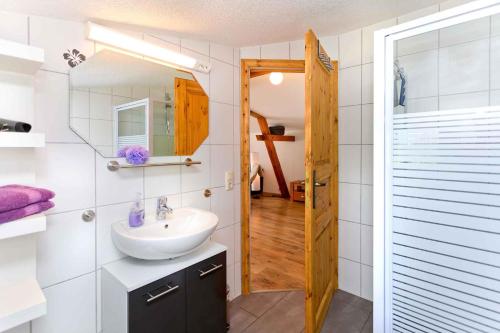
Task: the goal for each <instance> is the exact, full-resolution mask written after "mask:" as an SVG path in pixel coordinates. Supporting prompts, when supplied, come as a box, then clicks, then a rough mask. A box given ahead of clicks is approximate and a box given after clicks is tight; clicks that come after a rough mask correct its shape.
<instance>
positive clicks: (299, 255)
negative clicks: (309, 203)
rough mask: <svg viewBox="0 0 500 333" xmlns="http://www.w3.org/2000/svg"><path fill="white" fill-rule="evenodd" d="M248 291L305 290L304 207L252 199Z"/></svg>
mask: <svg viewBox="0 0 500 333" xmlns="http://www.w3.org/2000/svg"><path fill="white" fill-rule="evenodd" d="M251 205H252V208H251V213H250V251H251V252H250V289H251V291H252V292H253V291H267V290H292V289H304V204H303V203H300V202H291V201H290V200H287V199H281V198H276V197H261V198H260V199H254V198H252V200H251Z"/></svg>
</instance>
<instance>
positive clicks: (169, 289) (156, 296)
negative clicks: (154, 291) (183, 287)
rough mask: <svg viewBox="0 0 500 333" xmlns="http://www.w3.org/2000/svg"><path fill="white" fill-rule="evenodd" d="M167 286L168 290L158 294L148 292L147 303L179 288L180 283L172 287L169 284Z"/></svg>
mask: <svg viewBox="0 0 500 333" xmlns="http://www.w3.org/2000/svg"><path fill="white" fill-rule="evenodd" d="M167 287H168V289H167V290H165V291H163V292H161V293H159V294H158V295H154V296H153V295H151V293H148V296H149V298H148V299H147V300H146V303H151V302H152V301H154V300H155V299H158V298H160V297H162V296H165V295H167V294H170V293H171V292H172V291H174V290H177V289H179V285H176V286H173V287H170V286H167Z"/></svg>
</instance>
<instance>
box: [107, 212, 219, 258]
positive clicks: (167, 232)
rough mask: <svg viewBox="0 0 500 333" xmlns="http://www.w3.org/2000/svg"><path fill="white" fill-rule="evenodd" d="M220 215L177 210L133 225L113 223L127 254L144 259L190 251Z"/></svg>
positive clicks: (113, 233) (117, 240)
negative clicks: (138, 224) (162, 216)
mask: <svg viewBox="0 0 500 333" xmlns="http://www.w3.org/2000/svg"><path fill="white" fill-rule="evenodd" d="M218 222H219V218H218V217H217V216H216V215H215V214H213V213H211V212H207V211H204V210H201V209H196V208H179V209H174V211H173V213H172V214H168V215H167V218H166V219H165V220H156V218H155V217H154V216H150V217H146V219H145V221H144V225H143V226H141V227H137V228H131V227H129V225H128V221H120V222H115V223H113V224H112V225H111V238H112V239H113V243H114V244H115V246H116V247H117V248H118V249H119V250H120V251H122V252H123V253H125V254H128V255H129V256H131V257H135V258H140V259H149V260H157V259H170V258H175V257H179V256H182V255H185V254H188V253H190V252H192V251H194V250H196V249H197V248H198V247H199V246H200V245H202V244H203V243H204V242H205V241H206V240H207V239H208V237H210V235H211V234H212V233H213V232H214V231H215V227H217V223H218Z"/></svg>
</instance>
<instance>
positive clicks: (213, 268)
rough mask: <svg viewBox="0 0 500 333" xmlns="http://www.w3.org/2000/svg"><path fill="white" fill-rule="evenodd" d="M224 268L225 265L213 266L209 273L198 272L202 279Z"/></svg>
mask: <svg viewBox="0 0 500 333" xmlns="http://www.w3.org/2000/svg"><path fill="white" fill-rule="evenodd" d="M222 267H224V265H223V264H220V265H216V264H212V268H210V269H209V270H208V271H202V270H201V269H199V270H198V272H200V277H204V276H206V275H208V274H210V273H213V272H215V271H216V270H218V269H221V268H222Z"/></svg>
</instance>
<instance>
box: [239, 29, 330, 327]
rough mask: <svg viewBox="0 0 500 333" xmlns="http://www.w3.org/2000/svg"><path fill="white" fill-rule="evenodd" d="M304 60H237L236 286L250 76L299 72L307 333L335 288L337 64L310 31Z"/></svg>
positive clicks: (246, 228) (246, 214)
mask: <svg viewBox="0 0 500 333" xmlns="http://www.w3.org/2000/svg"><path fill="white" fill-rule="evenodd" d="M304 59H305V60H304V61H302V60H256V59H242V60H241V113H240V128H241V130H240V131H241V251H242V258H241V262H242V277H241V280H242V281H241V286H242V293H243V294H244V295H248V294H249V293H250V292H251V290H252V288H251V282H250V278H251V274H250V272H251V265H250V263H251V260H250V259H251V240H250V197H251V192H250V126H249V125H250V117H251V109H250V79H251V77H252V76H255V75H263V74H269V73H271V72H281V73H304V74H305V75H304V78H305V80H304V81H305V117H304V119H305V121H304V123H305V128H304V129H305V131H304V132H305V139H304V149H305V179H304V187H305V190H304V197H305V204H304V215H305V223H304V285H305V288H304V289H305V300H304V303H305V327H306V330H305V331H306V332H310V333H312V332H319V331H320V330H321V327H322V325H323V321H324V319H325V316H326V313H327V311H328V308H329V305H330V301H331V298H332V296H333V293H334V292H335V290H336V289H337V288H338V146H337V144H338V64H337V62H336V61H331V60H330V57H329V56H328V54H327V53H326V52H325V51H324V49H323V47H322V46H321V44H320V43H319V40H318V38H317V37H316V35H315V34H314V33H313V32H312V31H311V30H309V31H308V32H307V33H306V34H305V56H304ZM268 134H270V133H268ZM271 149H272V148H271ZM282 187H283V186H282ZM283 269H284V270H286V269H287V268H286V267H283Z"/></svg>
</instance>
